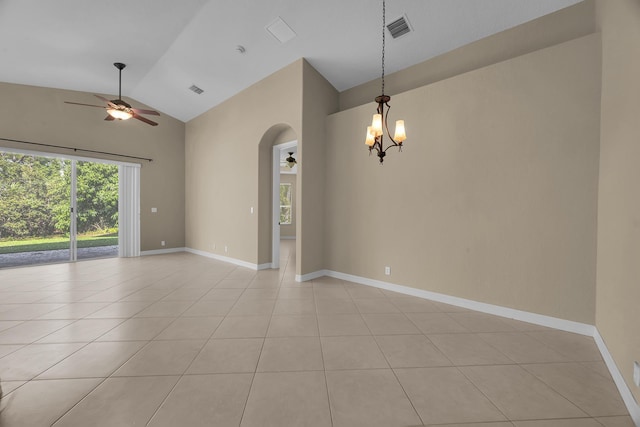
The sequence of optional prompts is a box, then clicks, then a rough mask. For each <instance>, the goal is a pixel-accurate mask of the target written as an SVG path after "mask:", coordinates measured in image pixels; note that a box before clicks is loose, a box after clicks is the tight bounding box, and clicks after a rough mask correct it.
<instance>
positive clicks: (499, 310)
mask: <svg viewBox="0 0 640 427" xmlns="http://www.w3.org/2000/svg"><path fill="white" fill-rule="evenodd" d="M321 276H329V277H335V278H336V279H342V280H347V281H349V282H354V283H360V284H362V285H367V286H373V287H376V288H380V289H386V290H388V291H393V292H398V293H401V294H405V295H411V296H415V297H419V298H424V299H427V300H432V301H437V302H442V303H445V304H450V305H454V306H456V307H463V308H467V309H469V310H474V311H479V312H482V313H487V314H493V315H496V316H500V317H507V318H510V319H515V320H521V321H523V322H528V323H533V324H535V325H540V326H546V327H548V328H553V329H557V330H561V331H566V332H573V333H576V334H580V335H586V336H590V337H593V339H594V340H595V342H596V345H597V346H598V349H599V350H600V353H601V354H602V358H603V359H604V361H605V363H606V365H607V368H608V369H609V372H610V373H611V376H612V377H613V381H614V382H615V384H616V386H617V388H618V391H619V392H620V395H621V396H622V400H623V401H624V403H625V405H626V407H627V410H628V411H629V414H630V415H631V418H632V420H633V422H634V423H635V425H636V426H638V427H640V406H639V405H638V402H636V400H635V398H634V396H633V394H632V393H631V390H630V389H629V387H628V386H627V383H626V382H625V380H624V378H623V377H622V374H621V373H620V371H619V370H618V367H617V365H616V363H615V362H614V360H613V357H612V356H611V354H610V353H609V349H608V348H607V345H606V344H605V342H604V340H603V339H602V337H601V336H600V332H598V329H597V328H596V327H595V326H593V325H589V324H586V323H580V322H574V321H571V320H565V319H558V318H556V317H551V316H545V315H542V314H536V313H530V312H527V311H522V310H515V309H512V308H508V307H501V306H498V305H493V304H486V303H483V302H478V301H473V300H468V299H464V298H458V297H454V296H450V295H445V294H440V293H437V292H430V291H425V290H422V289H416V288H411V287H408V286H402V285H396V284H394V283H388V282H383V281H380V280H374V279H368V278H366V277H361V276H354V275H351V274H345V273H340V272H338V271H332V270H319V271H316V272H313V273H309V274H305V275H304V276H302V277H303V278H306V277H309V279H305V280H310V279H315V278H318V277H321ZM296 280H298V277H297V276H296Z"/></svg>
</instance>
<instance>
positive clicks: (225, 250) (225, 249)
mask: <svg viewBox="0 0 640 427" xmlns="http://www.w3.org/2000/svg"><path fill="white" fill-rule="evenodd" d="M227 252H229V248H228V247H227V246H226V245H225V246H224V253H225V254H226V253H227Z"/></svg>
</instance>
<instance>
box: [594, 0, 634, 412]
mask: <svg viewBox="0 0 640 427" xmlns="http://www.w3.org/2000/svg"><path fill="white" fill-rule="evenodd" d="M598 23H599V27H600V29H601V31H602V48H603V49H602V50H603V56H602V124H601V142H600V144H601V151H600V153H601V154H600V187H599V200H598V278H597V313H596V326H597V327H598V330H599V331H600V334H601V335H602V337H603V339H604V341H605V343H606V344H607V348H608V349H609V351H610V352H611V354H612V355H613V358H614V360H615V361H616V364H617V366H618V369H619V370H620V372H621V373H622V375H623V376H624V378H625V380H626V382H627V384H628V385H629V388H630V389H631V390H632V392H633V394H634V396H635V398H636V401H638V402H640V390H639V389H638V387H636V386H635V385H634V384H633V382H632V378H633V361H634V360H637V361H640V332H639V331H638V328H639V327H640V308H639V307H638V303H639V302H640V263H639V262H638V260H639V258H640V197H639V193H638V186H639V184H640V167H639V164H640V162H639V160H640V120H639V117H640V80H639V76H640V2H638V1H637V0H616V1H610V0H607V1H599V3H598Z"/></svg>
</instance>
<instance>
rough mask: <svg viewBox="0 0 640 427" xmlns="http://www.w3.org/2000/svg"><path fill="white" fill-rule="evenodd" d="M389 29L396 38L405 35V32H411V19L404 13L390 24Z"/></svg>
mask: <svg viewBox="0 0 640 427" xmlns="http://www.w3.org/2000/svg"><path fill="white" fill-rule="evenodd" d="M387 29H388V30H389V33H391V37H393V38H394V39H397V38H398V37H401V36H404V35H405V34H407V33H409V32H411V27H410V26H409V20H408V19H407V17H406V15H403V16H401V17H400V18H398V19H396V20H395V21H393V22H392V23H390V24H388V25H387Z"/></svg>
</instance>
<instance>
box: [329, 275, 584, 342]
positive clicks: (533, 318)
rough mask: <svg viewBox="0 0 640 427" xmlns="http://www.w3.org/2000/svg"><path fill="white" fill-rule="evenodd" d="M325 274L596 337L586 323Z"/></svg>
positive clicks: (382, 283)
mask: <svg viewBox="0 0 640 427" xmlns="http://www.w3.org/2000/svg"><path fill="white" fill-rule="evenodd" d="M324 273H325V275H327V276H330V277H335V278H336V279H342V280H348V281H350V282H355V283H360V284H362V285H367V286H373V287H376V288H380V289H386V290H388V291H393V292H398V293H401V294H405V295H411V296H414V297H419V298H424V299H428V300H431V301H437V302H442V303H445V304H450V305H454V306H456V307H462V308H467V309H469V310H474V311H479V312H482V313H487V314H492V315H495V316H500V317H506V318H509V319H515V320H521V321H523V322H528V323H533V324H535V325H540V326H546V327H548V328H554V329H559V330H561V331H566V332H573V333H576V334H580V335H587V336H590V337H592V336H593V332H594V330H595V327H594V326H593V325H588V324H586V323H579V322H573V321H571V320H565V319H558V318H556V317H551V316H545V315H543V314H536V313H530V312H528V311H523V310H516V309H513V308H508V307H502V306H499V305H493V304H487V303H483V302H478V301H473V300H469V299H465V298H459V297H454V296H451V295H446V294H440V293H437V292H431V291H425V290H422V289H416V288H411V287H408V286H402V285H396V284H394V283H388V282H383V281H380V280H374V279H368V278H366V277H360V276H354V275H351V274H345V273H340V272H338V271H331V270H324Z"/></svg>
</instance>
